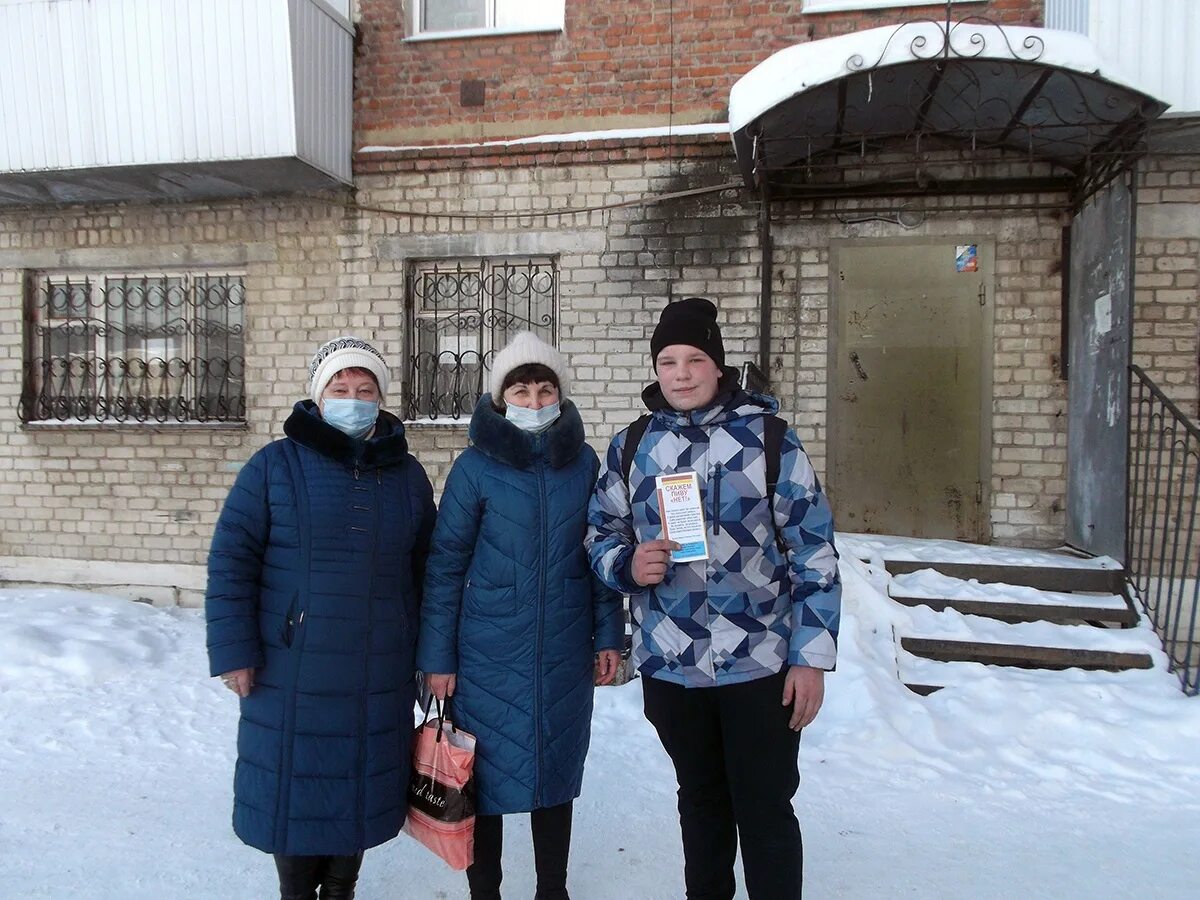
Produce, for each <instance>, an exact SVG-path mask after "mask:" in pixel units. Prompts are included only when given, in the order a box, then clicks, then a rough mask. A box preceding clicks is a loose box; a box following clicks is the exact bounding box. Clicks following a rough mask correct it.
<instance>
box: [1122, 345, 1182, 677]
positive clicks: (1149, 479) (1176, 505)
mask: <svg viewBox="0 0 1200 900" xmlns="http://www.w3.org/2000/svg"><path fill="white" fill-rule="evenodd" d="M1130 371H1131V372H1132V374H1133V377H1132V378H1131V379H1130V410H1131V415H1130V439H1129V470H1128V490H1129V507H1128V526H1129V527H1128V529H1127V538H1126V540H1127V547H1126V559H1127V565H1126V581H1127V584H1128V586H1129V588H1130V590H1131V592H1132V593H1133V594H1134V595H1135V596H1136V597H1137V599H1138V600H1140V601H1141V603H1142V605H1143V606H1144V607H1145V610H1146V614H1147V616H1148V617H1149V618H1150V621H1151V622H1152V623H1153V625H1154V630H1155V631H1156V632H1157V633H1158V635H1159V637H1160V638H1161V639H1162V642H1163V649H1164V650H1165V651H1166V654H1167V656H1168V658H1169V660H1170V668H1171V671H1173V672H1176V673H1177V674H1178V676H1179V679H1180V683H1181V686H1182V688H1183V691H1184V693H1186V694H1189V695H1196V694H1200V629H1198V628H1197V623H1198V619H1197V616H1198V612H1200V546H1198V539H1200V527H1198V526H1200V521H1198V519H1200V427H1197V425H1196V424H1195V423H1194V422H1193V421H1192V420H1191V419H1190V418H1189V417H1188V416H1187V415H1186V414H1185V413H1184V412H1183V411H1182V410H1181V409H1180V408H1179V407H1178V406H1177V405H1176V404H1175V403H1174V402H1172V401H1171V399H1170V398H1169V397H1167V396H1166V394H1164V393H1163V392H1162V390H1161V389H1160V388H1159V387H1158V386H1157V385H1156V384H1154V382H1153V381H1152V380H1151V379H1150V377H1149V376H1148V375H1146V373H1145V372H1144V371H1143V370H1142V369H1141V368H1139V367H1138V366H1130Z"/></svg>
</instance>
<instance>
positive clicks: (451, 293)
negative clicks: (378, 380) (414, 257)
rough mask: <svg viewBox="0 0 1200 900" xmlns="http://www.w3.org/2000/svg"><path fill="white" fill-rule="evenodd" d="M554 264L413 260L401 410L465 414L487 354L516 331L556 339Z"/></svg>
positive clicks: (421, 414) (425, 415) (475, 398)
mask: <svg viewBox="0 0 1200 900" xmlns="http://www.w3.org/2000/svg"><path fill="white" fill-rule="evenodd" d="M557 322H558V267H557V265H556V264H555V261H554V260H552V259H546V258H534V259H529V258H522V259H514V258H508V257H499V258H484V259H462V260H436V261H429V262H419V263H414V264H413V265H412V267H411V269H410V271H409V278H408V348H407V366H406V370H407V371H406V378H405V388H406V391H405V417H406V418H408V419H410V420H416V419H441V420H447V419H448V420H458V419H461V420H464V421H465V420H469V419H470V418H471V413H472V412H473V411H474V409H475V404H476V403H478V402H479V398H480V397H481V396H482V394H483V392H484V390H485V387H484V380H485V379H484V376H485V373H486V372H488V371H490V370H491V364H492V357H493V356H495V353H496V351H497V350H500V349H501V348H502V347H504V345H505V344H507V343H508V340H509V338H511V337H512V336H513V335H515V334H516V333H517V332H519V331H532V332H534V333H535V334H537V335H538V336H539V337H541V338H542V339H543V340H545V341H547V342H549V343H551V344H553V343H556V342H557V341H556V337H557V331H558V329H557Z"/></svg>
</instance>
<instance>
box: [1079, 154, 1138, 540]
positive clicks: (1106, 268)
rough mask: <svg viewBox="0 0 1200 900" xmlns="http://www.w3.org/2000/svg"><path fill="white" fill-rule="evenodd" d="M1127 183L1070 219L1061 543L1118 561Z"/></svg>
mask: <svg viewBox="0 0 1200 900" xmlns="http://www.w3.org/2000/svg"><path fill="white" fill-rule="evenodd" d="M1133 214H1134V201H1133V187H1132V184H1131V176H1129V174H1128V173H1126V174H1125V175H1124V176H1122V177H1120V178H1118V179H1117V180H1115V181H1113V182H1112V183H1110V184H1109V185H1108V186H1107V187H1105V188H1103V189H1102V190H1100V191H1098V192H1097V193H1096V194H1094V195H1093V196H1092V197H1091V199H1089V200H1088V201H1087V203H1086V204H1085V205H1084V207H1083V208H1082V209H1081V210H1080V211H1079V212H1078V213H1077V214H1076V216H1075V219H1074V221H1073V222H1072V224H1071V244H1070V246H1071V259H1070V263H1069V266H1070V287H1069V290H1068V298H1067V299H1068V303H1069V310H1070V311H1069V321H1068V332H1067V333H1068V357H1067V358H1068V360H1069V364H1068V367H1067V378H1068V382H1067V384H1068V401H1067V531H1066V538H1067V543H1068V544H1070V545H1072V546H1074V547H1078V548H1079V549H1081V550H1086V551H1087V552H1089V553H1096V554H1107V555H1109V556H1112V557H1113V558H1114V559H1117V560H1119V561H1122V562H1124V560H1125V494H1126V468H1127V462H1128V456H1129V440H1128V439H1129V362H1130V345H1131V342H1132V336H1133V331H1132V329H1133V324H1132V320H1133V269H1132V263H1133V254H1132V246H1133V229H1134V225H1133Z"/></svg>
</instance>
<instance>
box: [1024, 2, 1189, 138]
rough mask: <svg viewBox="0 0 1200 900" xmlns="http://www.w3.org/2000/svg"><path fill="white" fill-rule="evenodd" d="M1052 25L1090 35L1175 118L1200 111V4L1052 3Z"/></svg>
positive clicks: (1103, 52) (1048, 7) (1049, 5)
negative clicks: (1160, 100) (1175, 116)
mask: <svg viewBox="0 0 1200 900" xmlns="http://www.w3.org/2000/svg"><path fill="white" fill-rule="evenodd" d="M1046 25H1047V27H1050V28H1062V29H1064V30H1068V31H1077V32H1079V33H1081V34H1086V35H1088V36H1089V37H1090V38H1091V39H1092V41H1093V42H1094V43H1095V44H1096V47H1097V49H1098V50H1099V51H1100V54H1101V55H1102V56H1103V57H1104V58H1105V59H1108V60H1111V61H1112V62H1113V63H1115V64H1116V65H1117V66H1118V67H1119V68H1120V70H1121V71H1122V72H1123V73H1125V74H1127V75H1128V77H1129V78H1130V79H1132V80H1133V82H1134V83H1135V84H1137V85H1138V86H1139V87H1140V88H1141V89H1142V90H1144V91H1146V92H1147V93H1149V94H1153V95H1154V96H1156V97H1159V98H1161V99H1162V100H1165V101H1167V102H1168V103H1170V104H1171V108H1170V109H1169V110H1168V111H1167V112H1168V113H1169V114H1170V113H1190V114H1196V113H1200V50H1198V49H1197V48H1200V0H1046Z"/></svg>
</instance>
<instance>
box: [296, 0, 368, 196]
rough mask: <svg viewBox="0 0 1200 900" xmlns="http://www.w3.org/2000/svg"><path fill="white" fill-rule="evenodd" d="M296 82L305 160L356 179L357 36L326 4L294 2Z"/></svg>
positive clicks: (298, 129) (299, 133)
mask: <svg viewBox="0 0 1200 900" xmlns="http://www.w3.org/2000/svg"><path fill="white" fill-rule="evenodd" d="M291 20H292V30H291V33H292V78H293V81H294V83H295V86H296V92H295V96H296V141H297V148H298V150H299V153H300V156H301V157H302V158H303V159H305V160H306V161H307V162H309V163H311V164H312V165H314V166H316V167H317V168H319V169H321V170H322V171H323V172H327V173H329V174H330V175H333V176H335V177H337V178H339V179H341V180H342V181H345V182H349V181H350V156H351V148H350V144H351V135H352V123H351V116H352V114H353V103H354V96H353V91H354V84H353V75H354V58H353V54H354V34H353V32H352V31H351V30H350V28H349V24H348V23H347V22H345V21H343V20H341V19H339V18H338V17H337V16H334V15H331V14H330V13H329V11H328V10H327V8H326V7H325V6H324V5H323V4H315V3H311V2H309V0H291Z"/></svg>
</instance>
